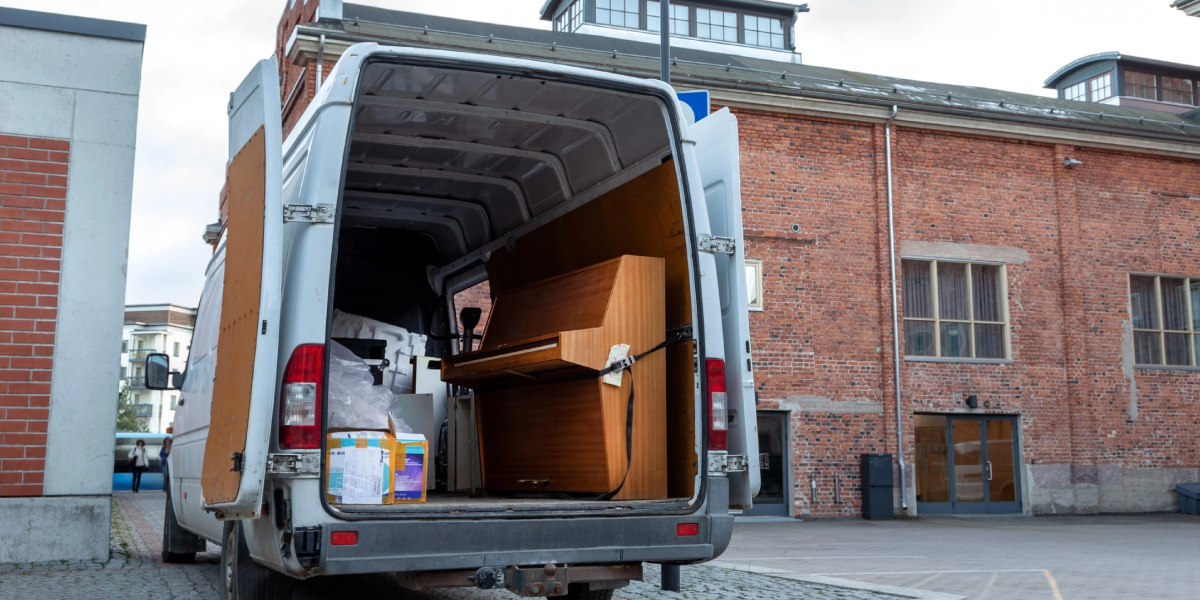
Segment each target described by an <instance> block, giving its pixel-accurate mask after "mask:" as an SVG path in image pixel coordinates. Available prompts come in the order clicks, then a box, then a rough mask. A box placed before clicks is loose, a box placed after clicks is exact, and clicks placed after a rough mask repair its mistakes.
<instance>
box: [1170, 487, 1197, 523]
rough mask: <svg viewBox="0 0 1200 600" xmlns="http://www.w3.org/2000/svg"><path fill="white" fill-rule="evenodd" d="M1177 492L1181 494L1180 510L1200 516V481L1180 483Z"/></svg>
mask: <svg viewBox="0 0 1200 600" xmlns="http://www.w3.org/2000/svg"><path fill="white" fill-rule="evenodd" d="M1175 493H1177V494H1179V512H1181V513H1183V514H1185V515H1197V516H1200V483H1180V484H1178V485H1176V486H1175Z"/></svg>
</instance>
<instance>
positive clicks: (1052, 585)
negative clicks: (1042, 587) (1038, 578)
mask: <svg viewBox="0 0 1200 600" xmlns="http://www.w3.org/2000/svg"><path fill="white" fill-rule="evenodd" d="M1042 573H1045V574H1046V581H1049V582H1050V591H1051V592H1054V600H1063V597H1062V594H1060V593H1058V582H1057V581H1055V580H1054V576H1053V575H1051V574H1050V571H1042Z"/></svg>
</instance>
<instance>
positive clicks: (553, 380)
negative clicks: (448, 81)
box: [442, 256, 667, 500]
mask: <svg viewBox="0 0 1200 600" xmlns="http://www.w3.org/2000/svg"><path fill="white" fill-rule="evenodd" d="M665 336H666V316H665V297H664V261H663V260H662V259H661V258H651V257H643V256H621V257H619V258H616V259H613V260H609V261H605V262H602V263H598V264H595V265H592V266H589V267H585V268H583V269H579V270H577V271H573V272H571V273H567V274H564V275H560V276H558V277H553V278H550V279H547V280H544V281H540V282H537V283H534V284H530V285H528V286H525V287H521V288H518V289H514V290H511V291H509V292H507V293H505V294H504V295H503V296H498V297H497V298H496V299H495V301H494V304H493V308H492V316H491V319H490V320H489V322H488V325H487V328H486V330H485V331H484V335H483V342H482V344H481V346H480V350H479V351H477V352H470V353H465V354H460V355H457V356H454V357H449V358H445V359H443V361H442V378H443V380H444V381H448V382H451V383H454V384H457V385H464V386H469V387H471V388H473V389H474V390H475V398H476V402H477V415H478V419H479V434H480V447H481V455H482V465H483V485H484V489H485V491H488V492H490V493H500V492H524V493H547V492H549V493H555V492H560V493H573V494H603V493H606V492H610V491H612V490H614V489H616V487H617V486H618V485H620V484H621V479H622V477H624V476H625V470H626V452H625V441H626V440H625V428H626V409H627V405H628V399H629V386H630V373H629V372H628V371H627V372H625V373H624V375H623V377H622V381H621V386H620V387H617V386H613V385H609V384H606V383H603V382H602V381H601V379H600V378H599V377H595V376H594V373H595V372H596V371H598V370H600V369H603V368H604V367H605V366H607V359H608V354H609V351H610V349H611V348H612V347H613V346H614V345H617V344H629V346H630V351H629V353H630V354H631V355H632V354H638V353H641V352H645V351H647V350H649V349H651V348H653V347H655V346H657V345H658V344H659V343H661V342H662V341H663V339H664V338H665ZM632 372H633V377H634V378H635V381H636V394H635V400H634V417H633V436H632V445H633V452H632V460H631V462H630V465H629V476H628V478H627V479H626V481H625V484H624V486H623V487H622V488H621V492H620V493H619V494H617V495H616V497H615V499H617V500H644V499H660V498H666V497H667V461H666V440H667V436H666V353H665V352H664V351H661V350H660V351H658V352H655V353H653V354H651V355H650V356H647V357H646V358H644V359H642V360H639V361H638V362H637V364H636V365H634V367H633V369H632Z"/></svg>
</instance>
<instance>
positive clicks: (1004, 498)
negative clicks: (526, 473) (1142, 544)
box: [277, 0, 1200, 517]
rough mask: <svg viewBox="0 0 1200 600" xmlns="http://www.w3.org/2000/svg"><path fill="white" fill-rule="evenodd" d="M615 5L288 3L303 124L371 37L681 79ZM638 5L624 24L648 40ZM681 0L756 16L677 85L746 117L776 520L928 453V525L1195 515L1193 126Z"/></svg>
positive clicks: (839, 498)
mask: <svg viewBox="0 0 1200 600" xmlns="http://www.w3.org/2000/svg"><path fill="white" fill-rule="evenodd" d="M598 1H599V0H587V1H584V0H580V1H579V2H575V3H571V2H553V1H552V2H548V3H547V4H546V8H545V9H544V10H543V14H542V17H543V19H546V20H549V21H553V22H554V23H555V27H556V28H557V29H563V28H562V27H560V24H564V23H565V24H566V27H565V29H566V30H556V31H542V30H531V29H523V28H516V27H507V26H500V25H493V24H487V23H477V22H471V21H462V20H457V19H449V18H440V17H431V16H427V15H420V14H413V13H403V12H397V11H389V10H382V9H377V8H369V7H363V6H358V5H353V4H342V3H341V2H334V1H331V0H323V1H321V2H317V1H313V0H309V1H308V2H306V3H305V2H299V1H289V2H288V4H287V6H285V10H284V14H283V16H282V18H281V21H280V24H279V29H278V32H277V40H278V44H279V46H278V51H277V54H278V57H279V60H280V64H281V69H282V70H283V73H281V80H282V81H283V85H282V86H281V92H282V94H283V97H282V98H281V102H282V103H283V117H284V121H285V122H284V131H285V132H287V131H288V130H289V129H290V127H291V126H292V125H293V124H294V123H295V122H296V119H297V118H298V117H299V115H300V114H301V113H302V112H303V110H304V107H305V106H307V103H308V102H309V101H310V100H311V98H312V97H313V94H314V91H315V89H316V87H317V85H318V80H319V79H320V77H321V74H322V73H328V72H329V69H330V67H331V66H332V65H333V64H334V63H335V62H336V60H337V58H338V57H339V56H340V54H341V52H343V51H344V50H345V49H346V48H348V47H349V46H350V45H352V44H353V43H356V42H359V41H378V42H379V43H381V44H392V45H403V46H415V47H432V48H443V49H453V50H461V51H466V52H489V53H498V54H504V55H509V56H518V57H524V58H531V59H536V60H547V61H556V62H563V63H569V64H576V65H581V66H586V67H590V68H595V69H599V70H604V71H609V72H617V73H623V74H629V75H633V76H639V77H657V72H658V58H657V57H658V47H657V46H656V45H655V44H652V43H647V42H645V41H641V39H640V38H638V37H637V36H631V35H625V34H626V33H628V32H623V31H616V30H620V29H621V27H620V26H612V25H604V26H601V25H598V24H597V23H596V21H597V15H598V14H600V13H597V12H595V11H597V10H600V8H598V4H597V2H598ZM635 4H637V5H638V6H639V7H640V10H641V11H643V12H642V13H639V15H634V16H630V17H629V21H628V24H629V26H628V27H627V28H628V29H638V28H641V29H648V26H647V13H645V11H646V10H647V6H648V4H649V3H646V2H641V3H635ZM654 4H655V5H657V3H654ZM576 5H578V6H576ZM684 6H685V7H687V6H690V8H688V11H690V13H688V12H686V11H685V13H681V14H685V15H687V16H686V17H681V26H680V27H681V29H680V32H679V33H677V35H678V36H679V37H692V38H694V37H697V35H698V32H700V31H701V29H700V25H701V23H700V22H699V21H698V19H699V18H700V17H699V16H698V15H700V14H701V10H702V9H703V10H727V11H729V12H731V13H733V14H734V15H735V16H734V17H733V20H731V21H730V22H731V23H736V25H735V26H734V25H731V27H733V29H732V30H731V32H730V33H729V34H728V35H729V36H730V37H729V38H728V40H736V41H725V42H722V43H721V44H713V45H710V46H705V45H703V44H700V45H697V44H694V43H689V44H680V47H678V48H673V49H672V57H673V58H674V60H673V66H672V83H673V85H675V86H676V87H677V88H678V89H681V90H686V89H698V88H703V89H709V90H710V91H711V95H712V103H713V105H714V106H715V107H720V106H729V107H731V108H732V109H733V110H734V112H735V113H736V114H737V116H738V119H739V124H740V133H741V144H742V162H741V174H742V202H743V210H744V224H745V228H746V237H747V242H746V243H747V248H746V256H747V258H748V259H753V260H754V261H756V262H751V263H750V265H749V268H750V275H751V277H752V283H753V284H754V285H753V287H754V288H755V290H754V293H753V294H752V298H753V297H757V299H758V302H756V305H755V307H754V308H753V312H752V313H751V329H752V334H753V339H754V345H755V347H754V360H753V364H754V369H755V384H756V387H757V393H758V405H759V409H760V411H759V415H758V425H759V437H760V446H761V448H760V451H761V452H763V453H765V454H768V455H769V456H768V457H767V461H766V462H765V463H764V466H767V467H768V468H767V470H766V471H764V473H763V481H764V486H763V490H762V492H761V494H760V496H759V498H758V499H757V500H756V505H757V508H756V509H755V512H756V514H771V513H774V514H786V515H795V516H817V517H833V516H854V515H858V514H859V513H860V510H861V501H860V498H861V489H860V480H859V455H860V454H862V453H890V454H892V455H893V456H894V457H899V458H902V459H903V461H902V462H901V461H897V463H896V469H895V470H896V475H895V479H896V483H897V484H900V483H901V482H903V486H902V489H904V490H905V492H904V495H903V504H904V508H903V510H904V511H906V512H907V513H909V514H918V515H919V514H936V513H944V512H1027V513H1034V514H1045V513H1056V512H1078V513H1091V512H1129V511H1156V510H1172V509H1174V508H1175V506H1176V500H1175V496H1174V491H1173V487H1174V484H1175V483H1176V482H1180V481H1196V480H1200V447H1198V446H1197V444H1196V443H1195V432H1196V430H1197V425H1200V406H1198V405H1197V404H1196V402H1195V401H1194V398H1195V395H1196V392H1197V391H1198V390H1200V368H1198V366H1197V365H1200V345H1198V344H1200V337H1196V338H1193V336H1194V333H1193V332H1200V279H1195V280H1193V279H1190V278H1189V277H1192V276H1195V277H1200V245H1198V238H1197V234H1196V231H1197V230H1198V229H1200V212H1198V211H1197V210H1196V208H1195V207H1194V206H1193V205H1192V204H1191V203H1192V202H1195V201H1197V200H1198V199H1200V119H1197V117H1196V112H1194V111H1193V112H1181V111H1175V112H1174V113H1172V112H1164V111H1161V110H1155V109H1154V108H1153V107H1149V108H1148V107H1146V106H1142V105H1138V106H1126V105H1106V106H1102V107H1098V106H1096V105H1094V104H1086V103H1084V102H1081V101H1074V100H1068V99H1066V98H1048V97H1041V96H1030V95H1025V94H1018V93H1013V92H1006V91H1000V90H988V89H981V88H968V87H961V86H955V85H949V84H940V83H927V82H917V81H906V80H901V79H895V78H889V77H882V76H875V75H868V74H862V73H853V72H847V71H842V70H836V69H828V68H821V67H812V66H806V65H802V64H799V63H800V60H799V55H798V54H795V53H794V51H792V49H791V48H790V47H785V48H782V49H780V51H779V54H780V56H778V57H775V58H772V57H771V56H770V55H764V54H763V53H761V52H759V51H757V50H756V51H755V52H741V51H738V52H734V51H729V48H728V47H726V46H725V45H722V44H731V43H732V44H735V45H745V42H746V41H747V40H748V39H750V38H749V37H748V35H749V30H748V29H746V28H747V27H748V25H747V23H749V22H750V19H749V17H750V16H753V15H754V14H760V15H761V14H767V12H769V10H775V9H780V10H782V8H783V7H784V6H785V5H780V4H777V3H771V2H762V1H760V0H752V1H751V0H747V1H742V0H737V1H735V0H728V1H717V0H712V1H705V2H695V3H689V4H688V5H684ZM788 8H794V7H788ZM576 9H578V11H579V14H578V16H576V15H573V14H571V13H569V12H564V11H570V10H576ZM756 11H757V13H756ZM703 14H708V13H703ZM564 15H565V17H564ZM631 15H633V13H631ZM635 16H636V17H637V18H635ZM794 16H795V13H793V18H794ZM604 18H605V19H611V18H612V17H611V14H609V15H607V16H604ZM772 18H775V17H772ZM778 18H780V19H781V20H782V19H783V17H778ZM576 19H577V20H576ZM688 19H690V20H688ZM573 23H574V25H572V24H573ZM578 27H585V28H586V27H590V29H589V32H590V33H589V34H584V33H580V32H578V31H576V30H577V28H578ZM606 28H607V29H613V30H614V31H616V33H613V34H612V35H607V34H605V31H606ZM684 29H686V30H687V33H683V31H684ZM579 31H582V30H579ZM785 39H786V40H788V44H790V43H791V42H792V39H793V36H792V34H791V33H790V31H789V32H788V34H787V37H786V38H785ZM693 41H694V40H693ZM1089 68H1090V67H1089ZM1113 68H1114V69H1116V68H1120V67H1119V66H1117V67H1113ZM1034 75H1035V74H1031V77H1032V76H1034ZM1114 76H1116V77H1119V76H1120V72H1114ZM1191 101H1192V104H1193V105H1195V104H1196V98H1194V97H1193V98H1192V100H1191ZM893 281H894V282H895V283H894V284H893ZM469 295H473V298H474V300H475V301H480V302H484V303H486V298H487V292H486V288H480V289H476V290H473V291H471V292H470V293H469ZM1193 315H1195V316H1193ZM897 331H898V332H899V335H896V332H897ZM897 349H898V350H899V352H897V351H896V350H897ZM897 407H899V414H898V415H897ZM898 424H899V431H898V430H897V429H898V426H897V425H898ZM898 444H899V447H900V448H901V451H899V452H898V451H897V448H898ZM901 471H903V473H904V476H903V478H901V476H900V472H901ZM897 488H898V489H899V488H900V486H899V485H897ZM897 495H898V498H897V500H900V498H899V492H898V491H897ZM897 510H901V509H900V508H899V502H898V508H897Z"/></svg>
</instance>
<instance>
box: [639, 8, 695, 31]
mask: <svg viewBox="0 0 1200 600" xmlns="http://www.w3.org/2000/svg"><path fill="white" fill-rule="evenodd" d="M670 6H671V33H673V34H675V35H692V29H691V15H690V14H689V13H690V11H691V9H689V8H688V7H687V6H685V5H683V4H675V3H674V2H672V3H671V5H670ZM658 14H659V12H658V2H657V0H651V1H650V2H647V3H646V29H648V30H650V31H662V25H661V21H659V20H658Z"/></svg>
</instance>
